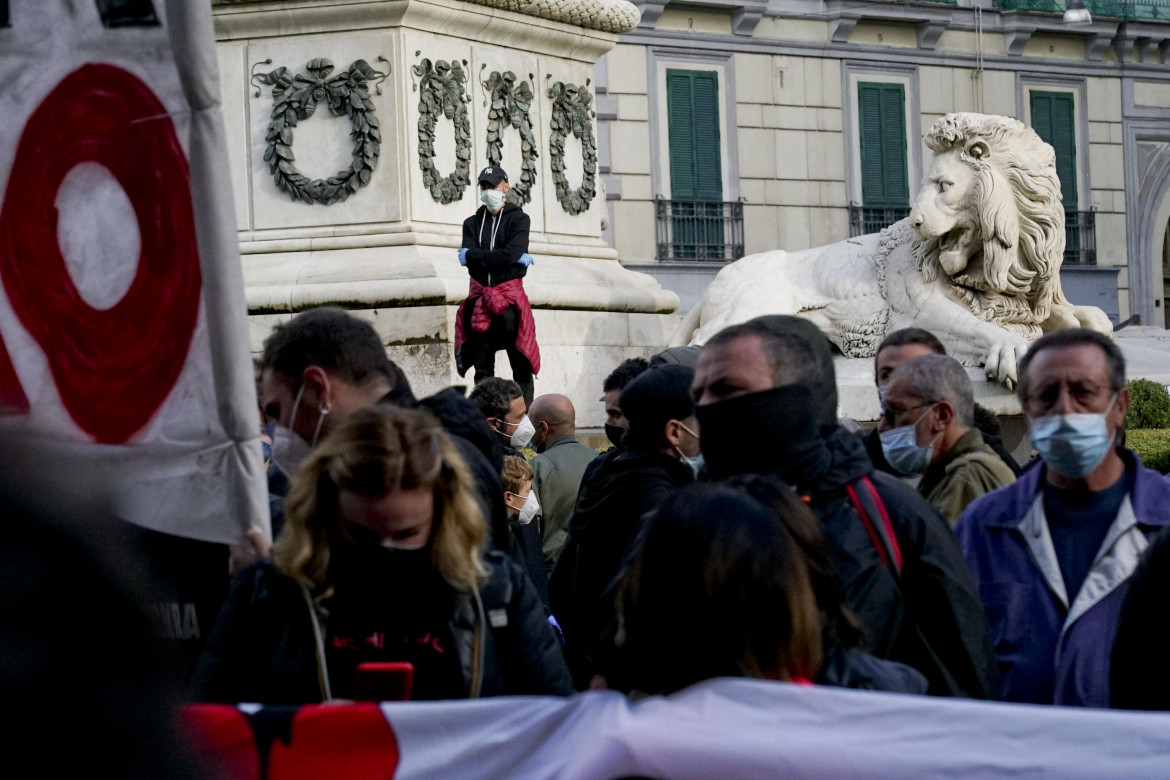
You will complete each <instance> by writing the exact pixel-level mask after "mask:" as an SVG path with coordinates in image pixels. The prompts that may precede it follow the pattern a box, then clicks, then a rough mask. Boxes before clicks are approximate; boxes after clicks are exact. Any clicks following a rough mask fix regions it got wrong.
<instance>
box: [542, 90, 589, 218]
mask: <svg viewBox="0 0 1170 780" xmlns="http://www.w3.org/2000/svg"><path fill="white" fill-rule="evenodd" d="M548 96H549V97H550V98H552V99H553V105H552V122H551V123H550V129H551V130H552V133H551V134H550V136H549V140H548V146H549V151H548V154H549V168H550V169H551V170H552V178H553V183H554V184H555V185H556V189H557V200H559V201H560V202H561V208H563V209H564V210H565V211H566V212H568V213H569V214H572V215H573V216H576V215H578V214H583V213H585V211H587V210H588V209H589V204H590V203H591V202H592V201H593V197H594V195H596V194H597V188H596V174H597V142H596V140H594V137H593V117H594V116H596V114H594V113H593V109H592V105H593V95H591V94H589V90H588V89H586V88H585V87H579V86H577V85H576V84H564V83H562V82H560V81H558V82H556V83H555V84H553V85H552V86H551V87H549V89H548ZM569 133H572V134H573V135H574V136H575V137H577V138H579V139H581V156H582V158H583V160H584V166H583V167H584V173H583V174H582V176H581V186H580V187H578V188H577V189H575V190H574V189H570V188H569V180H568V179H567V178H566V177H565V139H566V138H567V137H568V136H569Z"/></svg>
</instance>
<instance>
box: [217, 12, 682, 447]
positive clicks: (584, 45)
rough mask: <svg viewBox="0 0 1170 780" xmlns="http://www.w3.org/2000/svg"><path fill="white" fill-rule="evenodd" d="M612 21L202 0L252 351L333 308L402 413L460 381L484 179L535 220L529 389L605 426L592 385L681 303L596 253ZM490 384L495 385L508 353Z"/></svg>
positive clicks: (528, 284)
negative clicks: (395, 369)
mask: <svg viewBox="0 0 1170 780" xmlns="http://www.w3.org/2000/svg"><path fill="white" fill-rule="evenodd" d="M487 1H488V2H491V3H492V4H493V5H499V6H507V7H508V8H512V7H517V8H519V7H524V8H527V6H521V4H518V3H514V2H511V3H510V2H509V0H487ZM615 5H616V6H624V5H626V4H624V3H615V2H614V0H603V1H602V0H580V2H577V3H561V4H560V6H564V7H565V8H566V9H568V8H569V7H570V6H572V7H573V8H576V7H577V6H581V7H582V8H587V9H591V10H589V13H584V12H582V13H578V12H577V11H573V12H572V14H570V16H569V18H570V19H572V20H573V21H574V22H577V23H572V24H570V23H568V22H567V21H554V20H551V19H548V18H539V17H536V16H531V15H527V14H526V13H520V12H518V11H515V10H505V9H504V8H501V7H491V6H489V5H486V4H478V3H472V2H464V0H372V1H370V2H362V3H356V4H355V3H352V2H348V1H346V0H316V1H315V2H304V0H288V1H287V2H275V3H274V2H271V0H265V1H264V2H259V1H258V0H215V2H214V8H215V20H216V33H217V37H218V39H219V59H220V70H221V78H222V94H223V105H224V114H225V120H226V126H227V134H228V145H229V148H230V149H231V154H232V162H233V176H234V185H235V186H234V188H235V197H236V210H237V219H238V222H239V227H240V240H241V252H242V262H243V267H244V280H245V285H246V290H247V299H248V308H249V313H250V314H251V318H250V320H251V325H252V339H253V348H254V349H259V347H260V344H261V343H262V341H263V339H264V337H265V336H266V335H267V333H268V332H269V331H270V330H271V328H272V326H273V324H275V323H276V322H279V321H281V320H283V319H287V318H288V317H290V316H292V315H293V314H295V313H296V312H298V311H303V310H305V309H308V308H312V307H315V306H321V305H339V306H342V307H345V308H347V309H350V310H352V311H353V312H354V313H355V315H357V316H360V317H363V318H366V319H368V320H369V321H371V322H372V323H373V324H374V326H375V328H376V329H377V330H378V332H379V333H380V334H381V336H382V338H383V339H384V343H385V344H386V346H387V350H388V352H389V354H390V356H391V357H392V358H393V359H394V360H395V361H396V362H398V363H399V365H401V366H402V368H403V370H404V371H405V372H406V373H407V375H408V376H409V377H410V378H411V380H412V383H413V384H414V386H415V391H416V393H417V394H419V395H425V394H428V393H430V392H432V391H434V390H437V389H439V388H441V387H444V386H446V385H449V384H452V383H457V382H459V381H460V380H459V378H458V376H457V375H456V372H455V361H454V352H453V348H452V341H453V339H454V333H455V311H456V307H457V306H458V304H459V302H460V301H462V300H463V299H464V298H465V297H466V295H467V287H468V276H467V272H466V270H465V269H464V268H462V267H461V266H460V265H459V263H458V261H457V258H456V250H457V249H458V248H459V247H460V246H461V243H462V223H463V221H464V220H465V219H466V218H467V217H469V216H471V215H472V214H473V213H474V212H475V211H476V209H477V208H478V207H479V198H478V195H479V191H478V187H477V186H476V184H475V181H474V178H475V176H476V175H477V173H478V171H479V170H480V169H481V168H482V167H484V166H486V165H500V166H502V167H503V168H504V169H505V170H506V171H507V172H508V174H509V177H510V181H511V183H512V186H513V188H514V189H513V191H514V193H516V195H520V196H522V198H523V200H522V202H521V203H520V205H522V207H523V208H524V210H525V212H526V213H527V214H528V215H529V217H530V218H531V220H532V232H531V235H530V244H529V253H530V254H531V255H533V257H534V258H535V260H536V264H535V265H534V266H532V267H531V268H530V269H529V272H528V275H527V277H526V278H525V282H524V284H525V288H526V290H527V293H528V297H529V299H530V300H531V302H532V304H533V307H534V315H535V321H536V330H537V340H538V342H539V344H540V348H541V357H542V363H543V366H542V369H541V372H540V374H539V375H538V378H537V382H536V392H537V394H541V393H548V392H560V393H565V394H566V395H568V396H569V397H570V398H572V399H573V401H574V403H575V404H576V406H577V410H578V424H579V425H582V426H600V425H601V423H602V421H603V414H602V412H601V407H600V404H598V403H597V402H596V400H597V397H598V396H599V395H600V394H601V382H602V379H603V378H604V376H605V375H606V374H607V373H608V372H609V371H611V370H612V369H613V368H614V366H616V365H617V363H619V362H620V361H621V360H624V359H626V358H628V357H633V356H648V355H649V354H652V353H653V352H656V351H658V350H659V349H661V348H662V346H663V345H665V344H666V342H667V339H668V337H669V335H670V332H671V330H672V328H673V326H674V324H675V321H676V320H675V318H673V317H670V316H667V315H669V313H670V312H672V311H674V309H675V308H677V306H678V298H677V296H676V295H675V294H674V293H672V292H670V291H668V290H664V289H662V288H661V286H659V285H658V283H657V282H655V281H654V280H653V279H652V278H651V277H649V276H647V275H645V274H638V273H634V272H632V271H628V270H626V269H624V268H622V266H621V265H620V264H619V263H618V262H617V255H616V253H615V252H614V250H613V249H611V248H610V247H609V246H608V245H607V244H606V243H605V242H604V241H603V240H602V238H601V222H602V219H603V217H604V215H605V200H604V192H603V191H601V186H600V182H599V176H598V174H597V162H596V147H595V143H594V140H593V139H594V132H593V128H594V126H595V118H594V115H593V112H592V74H593V65H594V64H595V63H596V61H597V59H598V58H599V57H600V56H601V55H602V54H604V53H605V52H606V51H608V50H609V49H610V48H612V47H613V46H614V44H615V42H616V36H615V34H614V33H613V32H606V31H603V30H604V29H614V26H613V23H612V22H611V23H601V22H598V21H597V19H598V18H599V14H601V12H603V11H605V9H606V8H607V7H611V6H615ZM558 7H559V6H558ZM599 9H600V10H599ZM570 10H571V9H570ZM618 10H622V9H621V8H619V9H618ZM542 13H543V14H544V16H549V15H552V16H556V14H555V13H550V12H549V11H548V9H544V11H543V12H542ZM574 14H575V15H574ZM581 23H588V24H591V25H592V26H593V27H594V28H601V29H589V28H587V27H583V26H581ZM635 23H636V20H635ZM617 29H620V27H618V28H617ZM359 61H361V62H359ZM281 68H283V69H286V70H279V69H281ZM335 171H336V172H337V173H334V172H335ZM331 174H332V176H331ZM497 373H498V375H501V376H510V375H511V371H510V369H509V368H508V366H507V360H506V358H505V357H504V355H503V353H500V354H499V356H498V370H497ZM468 379H470V377H469V378H468Z"/></svg>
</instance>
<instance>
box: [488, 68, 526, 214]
mask: <svg viewBox="0 0 1170 780" xmlns="http://www.w3.org/2000/svg"><path fill="white" fill-rule="evenodd" d="M483 87H484V88H485V89H486V90H487V91H488V93H489V96H490V97H489V100H490V101H491V108H490V109H489V110H488V125H487V160H488V164H489V165H499V164H500V163H501V162H502V161H503V158H504V137H503V136H504V131H505V130H507V129H508V128H509V127H512V128H515V129H516V130H517V131H519V133H520V153H521V156H522V159H523V162H522V163H521V165H520V169H521V170H520V178H519V179H517V180H515V181H514V182H513V183H512V188H511V189H510V190H508V200H509V201H510V202H512V203H513V204H515V205H517V206H523V205H524V204H525V203H528V202H530V201H531V200H532V187H533V185H534V184H536V175H537V171H536V160H537V159H538V158H539V157H540V150H539V149H538V148H537V143H536V136H535V135H533V133H532V118H531V116H530V115H529V109H530V108H531V107H532V99H533V97H535V95H534V94H533V92H532V88H531V87H529V86H528V82H527V81H521V82H520V84H519V86H517V84H516V74H515V73H513V72H512V71H510V70H509V71H505V72H504V73H500V72H499V71H492V74H491V75H490V76H488V80H487V81H485V82H483Z"/></svg>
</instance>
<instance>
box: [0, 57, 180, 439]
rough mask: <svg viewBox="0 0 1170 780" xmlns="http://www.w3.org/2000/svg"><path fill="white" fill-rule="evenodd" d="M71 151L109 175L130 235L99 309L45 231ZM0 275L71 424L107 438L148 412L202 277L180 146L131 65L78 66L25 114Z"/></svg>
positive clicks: (125, 434)
mask: <svg viewBox="0 0 1170 780" xmlns="http://www.w3.org/2000/svg"><path fill="white" fill-rule="evenodd" d="M84 162H93V163H97V164H99V165H102V166H104V167H105V168H106V169H107V170H109V171H110V173H111V174H113V176H114V178H115V179H116V180H117V181H118V184H119V185H121V187H122V189H123V190H124V191H125V192H126V195H127V197H128V198H129V200H130V203H131V205H133V207H134V212H135V214H136V216H137V218H138V231H139V234H140V235H141V244H142V251H141V254H140V256H139V259H138V270H137V273H136V274H135V276H134V280H133V282H131V284H130V288H129V289H128V290H127V291H126V294H125V295H124V296H123V297H122V299H121V300H120V301H118V302H117V303H116V304H114V306H112V307H111V308H109V309H104V310H99V309H95V308H94V307H92V306H90V305H89V304H88V303H86V302H85V300H84V299H83V298H82V297H81V295H80V293H79V292H78V290H77V286H76V285H75V284H74V283H73V279H72V277H71V276H70V275H69V270H68V269H67V268H66V266H65V259H64V257H63V256H62V253H61V248H60V246H59V244H58V242H57V209H56V198H57V191H58V190H59V189H60V187H61V183H62V181H64V179H65V176H66V174H68V173H69V171H70V170H72V169H73V168H74V167H75V166H77V165H79V164H80V163H84ZM0 278H2V279H3V281H4V287H5V289H6V291H7V293H8V298H9V300H10V301H11V303H12V307H13V309H14V310H15V312H16V315H17V317H19V318H20V321H21V323H22V324H23V325H24V327H25V328H26V329H27V330H28V332H29V333H30V334H31V335H32V337H33V338H34V339H35V340H36V342H37V343H38V344H39V345H40V347H41V349H42V350H44V353H45V357H46V359H47V360H48V363H49V368H50V370H51V371H52V374H53V379H54V380H55V381H56V384H57V389H58V391H59V392H60V394H61V400H62V401H63V403H64V404H65V408H66V409H67V410H68V411H69V414H70V416H72V417H73V419H74V420H75V421H76V422H77V424H78V425H79V426H80V427H81V428H82V429H83V430H84V431H86V432H87V433H89V434H90V435H91V436H93V437H94V439H96V440H97V441H99V442H103V443H111V444H119V443H122V442H125V441H126V440H127V439H129V438H130V437H131V436H132V435H133V434H134V433H135V432H136V431H138V430H140V429H141V428H142V427H143V426H144V425H146V423H147V422H149V421H150V419H151V417H153V416H154V414H155V412H156V411H158V408H159V407H160V406H161V405H162V403H163V401H165V400H166V397H167V395H168V394H169V393H170V392H171V390H172V389H173V388H174V386H175V382H176V381H177V380H178V378H179V374H180V372H181V371H182V370H183V366H184V365H185V364H186V362H187V353H188V351H189V349H190V346H191V338H192V335H193V334H194V332H195V324H196V320H197V318H198V314H199V299H200V293H201V290H202V275H201V272H200V268H199V249H198V245H197V242H196V237H195V215H194V211H193V209H192V205H191V190H190V184H189V179H188V173H187V158H186V156H185V155H184V154H183V148H182V146H181V145H180V144H179V139H178V137H177V136H176V135H175V127H174V123H172V122H171V119H170V117H169V116H167V112H166V108H165V107H164V106H163V104H162V102H161V101H159V99H158V97H156V96H155V94H154V92H153V91H151V89H150V87H149V86H147V85H146V84H145V83H144V82H143V81H142V80H141V79H139V78H138V77H137V76H134V75H133V74H132V73H129V72H128V71H126V70H123V69H122V68H118V67H114V66H112V65H85V66H83V67H82V68H80V69H78V70H76V71H74V72H73V73H71V74H69V75H68V76H66V77H65V78H64V79H63V80H62V81H61V83H60V84H58V85H57V86H56V88H54V89H53V91H52V92H51V93H49V95H48V97H46V98H45V100H44V102H42V103H41V105H40V106H38V107H37V109H36V111H34V112H33V114H32V116H31V117H30V118H29V120H28V123H27V124H26V125H25V129H24V133H23V135H22V136H21V139H20V144H19V145H18V147H17V151H16V159H15V161H14V163H13V167H12V173H11V175H10V176H9V179H8V190H7V192H6V194H5V198H4V205H3V209H2V210H0Z"/></svg>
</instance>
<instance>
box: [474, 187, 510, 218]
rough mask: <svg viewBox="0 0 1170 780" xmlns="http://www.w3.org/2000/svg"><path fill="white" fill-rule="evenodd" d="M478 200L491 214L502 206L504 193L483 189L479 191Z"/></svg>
mask: <svg viewBox="0 0 1170 780" xmlns="http://www.w3.org/2000/svg"><path fill="white" fill-rule="evenodd" d="M479 200H480V202H481V203H483V205H485V206H487V210H488V211H490V212H492V213H493V214H495V213H496V212H497V211H499V210H500V209H501V208H503V207H504V193H502V192H500V191H499V190H484V191H483V192H481V193H479Z"/></svg>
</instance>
